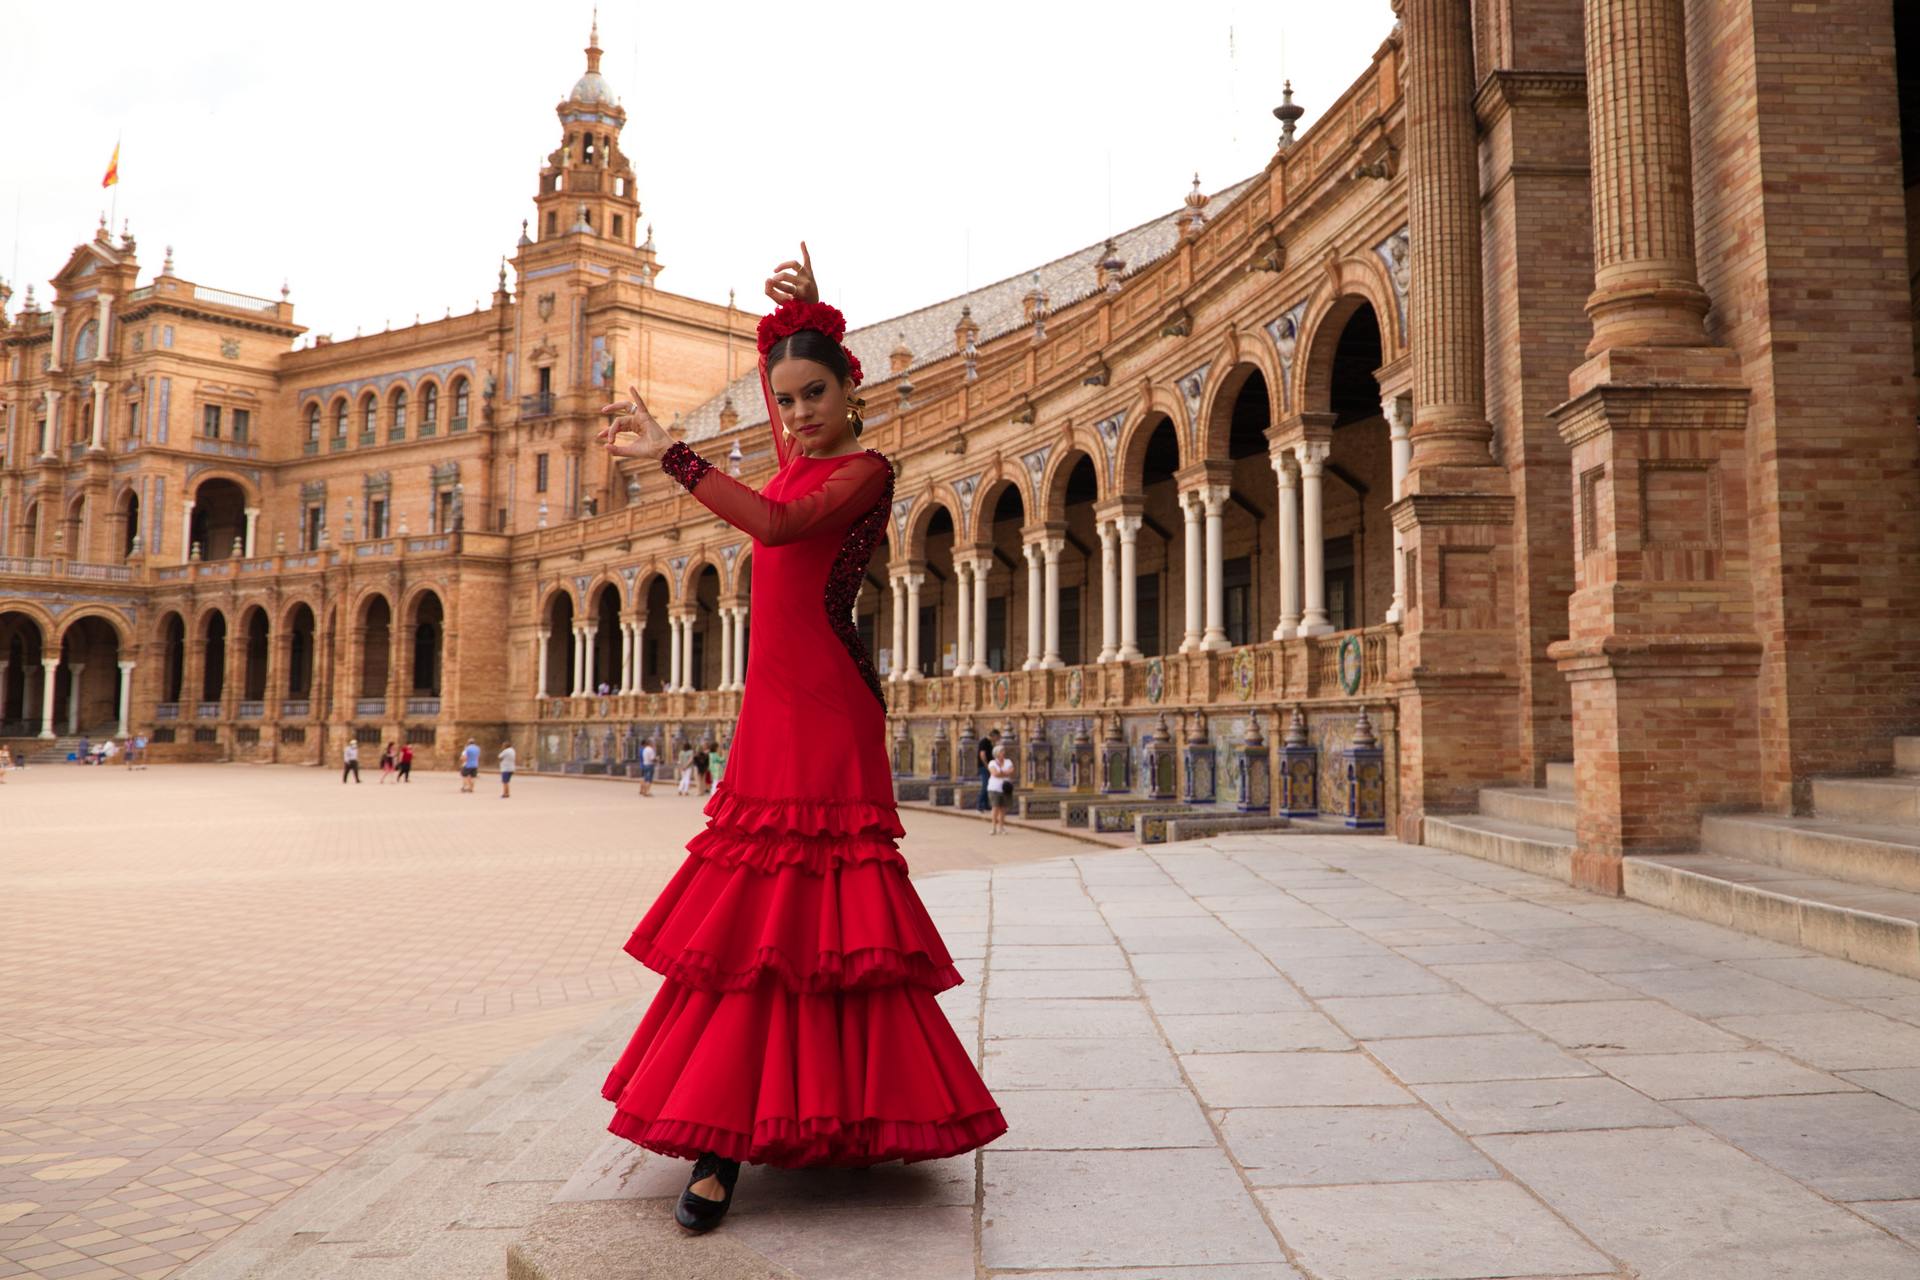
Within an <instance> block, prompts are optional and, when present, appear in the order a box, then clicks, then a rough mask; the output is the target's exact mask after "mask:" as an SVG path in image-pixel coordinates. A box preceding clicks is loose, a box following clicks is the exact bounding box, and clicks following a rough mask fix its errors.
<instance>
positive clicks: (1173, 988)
mask: <svg viewBox="0 0 1920 1280" xmlns="http://www.w3.org/2000/svg"><path fill="white" fill-rule="evenodd" d="M1140 991H1141V993H1142V994H1143V995H1145V996H1146V998H1147V1003H1148V1004H1150V1005H1152V1006H1153V1011H1154V1012H1155V1013H1157V1014H1160V1015H1161V1016H1162V1017H1164V1016H1166V1015H1167V1014H1183V1013H1279V1012H1285V1011H1288V1010H1305V1009H1309V1008H1311V1007H1312V1006H1311V1005H1309V1004H1308V1003H1307V1001H1306V1000H1304V999H1303V998H1302V997H1301V995H1300V993H1299V991H1297V990H1296V989H1295V988H1294V986H1293V984H1292V983H1290V982H1288V981H1287V980H1286V979H1284V978H1282V977H1279V976H1278V975H1272V976H1268V977H1265V978H1226V979H1222V980H1219V981H1213V980H1209V979H1205V978H1170V979H1163V980H1160V981H1147V982H1142V983H1141V984H1140Z"/></svg>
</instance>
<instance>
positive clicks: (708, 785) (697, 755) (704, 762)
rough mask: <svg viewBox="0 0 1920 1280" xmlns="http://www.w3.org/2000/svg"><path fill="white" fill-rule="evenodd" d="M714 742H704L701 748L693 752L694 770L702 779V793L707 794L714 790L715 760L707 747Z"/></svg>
mask: <svg viewBox="0 0 1920 1280" xmlns="http://www.w3.org/2000/svg"><path fill="white" fill-rule="evenodd" d="M712 745H713V744H712V743H708V742H703V743H701V744H700V749H699V750H698V751H696V752H694V753H693V771H694V773H695V774H696V775H698V777H699V779H700V794H701V795H703V796H704V795H707V794H708V793H709V792H711V791H712V790H713V760H712V757H710V756H709V755H708V754H707V749H708V748H709V747H711V746H712Z"/></svg>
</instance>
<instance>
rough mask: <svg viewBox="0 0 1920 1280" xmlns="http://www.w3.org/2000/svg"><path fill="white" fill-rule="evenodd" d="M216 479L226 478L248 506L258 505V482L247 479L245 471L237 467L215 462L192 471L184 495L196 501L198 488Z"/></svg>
mask: <svg viewBox="0 0 1920 1280" xmlns="http://www.w3.org/2000/svg"><path fill="white" fill-rule="evenodd" d="M218 480H226V481H229V482H231V483H232V484H233V485H234V486H236V487H237V488H238V489H239V490H240V492H241V494H242V495H243V496H244V497H245V498H246V501H247V505H248V506H250V507H258V506H260V505H261V499H260V486H259V484H258V483H256V482H255V481H253V480H250V479H248V477H247V475H246V473H245V472H243V471H240V470H238V469H237V468H234V467H224V466H219V465H217V464H216V465H212V466H208V467H207V468H206V469H205V470H204V471H197V472H195V473H194V475H193V477H192V478H191V479H189V480H188V481H187V485H186V489H187V495H186V496H187V497H188V498H189V499H191V500H192V501H195V502H198V501H199V500H200V490H201V489H203V488H205V487H206V486H207V485H209V484H212V483H213V482H215V481H218Z"/></svg>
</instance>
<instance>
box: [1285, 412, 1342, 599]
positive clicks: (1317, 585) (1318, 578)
mask: <svg viewBox="0 0 1920 1280" xmlns="http://www.w3.org/2000/svg"><path fill="white" fill-rule="evenodd" d="M1328 449H1329V446H1328V445H1327V444H1326V443H1324V442H1323V441H1317V440H1310V441H1307V442H1306V443H1304V444H1300V445H1297V446H1295V448H1294V456H1296V457H1297V458H1299V459H1300V525H1301V528H1300V550H1301V553H1302V554H1301V557H1300V562H1301V563H1300V576H1301V578H1302V579H1303V582H1302V585H1303V586H1304V587H1305V588H1306V605H1305V607H1304V608H1303V609H1302V611H1301V615H1300V634H1301V635H1303V636H1323V635H1325V634H1327V633H1328V632H1329V631H1332V630H1333V625H1332V624H1331V623H1330V622H1328V621H1327V576H1326V572H1325V569H1324V568H1323V565H1324V560H1323V557H1324V555H1325V552H1326V547H1325V545H1324V543H1323V541H1322V538H1323V534H1322V531H1321V525H1320V475H1321V472H1322V471H1323V470H1324V469H1325V468H1326V465H1327V452H1328Z"/></svg>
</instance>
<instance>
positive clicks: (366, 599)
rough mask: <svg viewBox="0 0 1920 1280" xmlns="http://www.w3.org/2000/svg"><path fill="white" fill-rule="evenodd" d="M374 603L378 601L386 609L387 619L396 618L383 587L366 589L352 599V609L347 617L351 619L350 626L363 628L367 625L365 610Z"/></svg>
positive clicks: (391, 602)
mask: <svg viewBox="0 0 1920 1280" xmlns="http://www.w3.org/2000/svg"><path fill="white" fill-rule="evenodd" d="M375 601H379V602H380V603H381V604H383V605H385V606H386V607H387V616H388V617H389V618H393V617H395V616H396V615H395V613H394V609H393V601H392V600H390V599H388V598H387V589H386V588H385V587H368V588H367V589H366V590H364V591H362V592H361V593H360V594H359V595H358V596H355V597H354V601H353V607H352V609H351V610H350V612H349V613H348V616H349V617H350V618H352V619H353V621H352V623H351V624H350V625H352V626H356V627H364V626H365V625H366V624H367V610H369V609H371V608H372V607H373V605H374V602H375Z"/></svg>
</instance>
